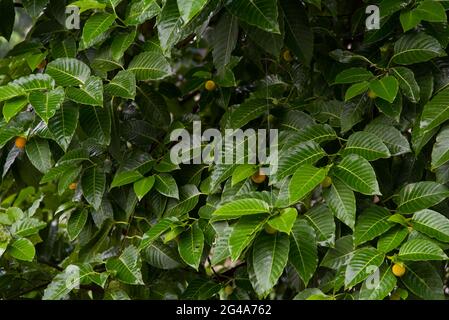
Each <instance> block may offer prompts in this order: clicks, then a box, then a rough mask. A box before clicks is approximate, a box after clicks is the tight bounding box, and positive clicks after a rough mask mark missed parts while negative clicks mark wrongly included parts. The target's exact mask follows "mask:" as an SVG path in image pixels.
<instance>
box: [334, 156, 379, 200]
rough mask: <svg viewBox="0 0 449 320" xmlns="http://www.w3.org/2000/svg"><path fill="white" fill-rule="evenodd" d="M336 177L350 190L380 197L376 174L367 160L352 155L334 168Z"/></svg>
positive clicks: (344, 158)
mask: <svg viewBox="0 0 449 320" xmlns="http://www.w3.org/2000/svg"><path fill="white" fill-rule="evenodd" d="M334 175H335V176H336V177H337V178H339V179H340V180H341V181H343V182H344V183H345V184H346V185H347V186H348V187H349V188H351V189H352V190H354V191H357V192H360V193H363V194H366V195H374V194H378V195H380V191H379V185H378V184H377V179H376V174H375V172H374V170H373V168H372V167H371V165H370V164H369V162H368V161H367V160H365V159H364V158H362V157H360V156H358V155H355V154H351V155H348V156H345V157H343V160H342V161H341V162H340V163H339V164H338V165H337V166H336V167H335V168H334Z"/></svg>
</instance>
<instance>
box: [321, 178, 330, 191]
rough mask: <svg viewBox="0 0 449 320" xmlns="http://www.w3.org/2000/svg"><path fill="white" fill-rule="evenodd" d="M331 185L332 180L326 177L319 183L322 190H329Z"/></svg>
mask: <svg viewBox="0 0 449 320" xmlns="http://www.w3.org/2000/svg"><path fill="white" fill-rule="evenodd" d="M331 184H332V178H331V177H329V176H327V177H326V178H324V180H323V182H321V186H322V187H323V188H329V187H330V186H331Z"/></svg>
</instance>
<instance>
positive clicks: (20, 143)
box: [15, 137, 27, 149]
mask: <svg viewBox="0 0 449 320" xmlns="http://www.w3.org/2000/svg"><path fill="white" fill-rule="evenodd" d="M26 144H27V139H25V138H23V137H17V138H16V142H15V145H16V148H19V149H23V148H25V145H26Z"/></svg>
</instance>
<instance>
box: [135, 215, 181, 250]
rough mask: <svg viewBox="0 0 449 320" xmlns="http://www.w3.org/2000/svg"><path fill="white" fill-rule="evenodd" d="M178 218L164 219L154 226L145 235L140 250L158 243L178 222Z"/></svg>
mask: <svg viewBox="0 0 449 320" xmlns="http://www.w3.org/2000/svg"><path fill="white" fill-rule="evenodd" d="M177 220H178V219H177V218H174V217H169V218H162V219H161V220H159V221H158V222H157V223H156V224H155V225H154V226H152V227H151V228H150V230H148V231H147V232H145V233H144V235H143V238H142V241H141V243H140V245H139V250H143V249H145V248H147V247H148V246H150V245H151V244H152V243H153V242H154V241H156V240H157V239H158V238H159V237H160V236H161V235H162V234H164V233H165V232H166V231H167V230H168V229H170V227H171V226H172V225H173V224H174V223H175V222H176V221H177Z"/></svg>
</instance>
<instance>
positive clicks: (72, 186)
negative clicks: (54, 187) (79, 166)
mask: <svg viewBox="0 0 449 320" xmlns="http://www.w3.org/2000/svg"><path fill="white" fill-rule="evenodd" d="M77 186H78V184H77V183H76V182H73V183H71V184H69V189H70V190H76V187H77Z"/></svg>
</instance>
